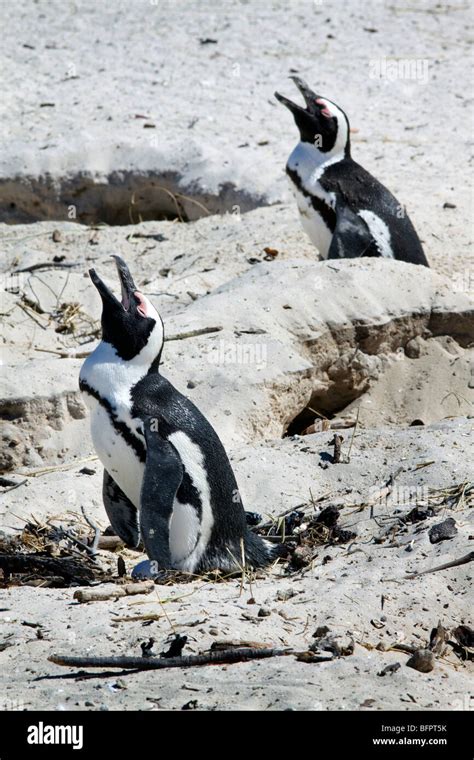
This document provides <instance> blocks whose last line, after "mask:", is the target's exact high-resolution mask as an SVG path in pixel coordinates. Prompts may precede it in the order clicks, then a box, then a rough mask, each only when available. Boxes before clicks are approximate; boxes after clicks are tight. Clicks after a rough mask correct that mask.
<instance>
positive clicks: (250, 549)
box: [244, 530, 285, 567]
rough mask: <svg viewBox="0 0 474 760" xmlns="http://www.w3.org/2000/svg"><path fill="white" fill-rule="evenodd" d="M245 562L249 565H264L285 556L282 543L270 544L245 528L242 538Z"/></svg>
mask: <svg viewBox="0 0 474 760" xmlns="http://www.w3.org/2000/svg"><path fill="white" fill-rule="evenodd" d="M244 547H245V563H246V564H247V565H250V567H266V566H267V565H269V564H270V563H271V562H274V561H275V560H276V559H278V558H279V557H283V556H285V549H284V546H283V544H272V543H270V541H265V539H264V538H262V537H261V536H259V535H258V534H257V533H252V531H250V530H247V533H246V535H245V538H244Z"/></svg>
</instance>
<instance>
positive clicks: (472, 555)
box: [402, 552, 474, 580]
mask: <svg viewBox="0 0 474 760" xmlns="http://www.w3.org/2000/svg"><path fill="white" fill-rule="evenodd" d="M473 561H474V552H469V554H465V555H464V557H460V558H459V559H453V560H452V562H445V564H444V565H438V566H437V567H432V568H430V569H429V570H420V572H418V573H410V575H405V578H403V579H402V580H411V579H412V578H417V577H418V576H419V575H426V574H427V573H437V572H438V570H448V569H449V568H450V567H459V566H460V565H466V564H467V563H468V562H473Z"/></svg>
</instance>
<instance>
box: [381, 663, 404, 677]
mask: <svg viewBox="0 0 474 760" xmlns="http://www.w3.org/2000/svg"><path fill="white" fill-rule="evenodd" d="M400 668H401V665H400V663H399V662H392V664H391V665H386V666H385V668H383V669H382V670H381V671H380V672H379V673H377V675H378V676H386V675H391V676H393V674H394V673H396V672H397V670H400Z"/></svg>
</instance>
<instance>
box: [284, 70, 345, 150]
mask: <svg viewBox="0 0 474 760" xmlns="http://www.w3.org/2000/svg"><path fill="white" fill-rule="evenodd" d="M290 79H292V80H293V82H294V83H295V84H296V86H297V88H298V90H299V91H300V92H301V94H302V96H303V98H304V100H305V103H306V108H303V106H299V105H297V104H296V103H293V101H291V100H288V98H285V97H284V95H280V93H279V92H276V93H275V97H276V99H277V100H279V101H280V103H283V105H284V106H286V107H287V108H288V109H289V110H290V111H291V113H292V114H293V118H294V120H295V123H296V126H297V127H298V129H299V132H300V137H301V141H302V142H305V143H311V144H312V145H314V147H315V148H316V149H317V150H318V151H319V152H320V153H322V154H326V156H327V157H328V158H332V157H333V156H337V155H345V156H349V155H350V139H349V119H348V118H347V116H346V114H345V113H344V111H343V110H342V109H341V108H339V106H337V105H336V104H335V103H333V102H332V101H331V100H328V99H327V98H323V97H322V96H321V95H316V93H314V92H313V91H312V90H311V89H310V88H309V87H308V85H307V84H306V82H303V80H302V79H300V78H299V77H290Z"/></svg>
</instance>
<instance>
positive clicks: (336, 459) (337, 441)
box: [329, 433, 344, 464]
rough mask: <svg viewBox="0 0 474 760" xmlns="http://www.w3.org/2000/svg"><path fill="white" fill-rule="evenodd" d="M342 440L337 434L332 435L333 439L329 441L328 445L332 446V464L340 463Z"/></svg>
mask: <svg viewBox="0 0 474 760" xmlns="http://www.w3.org/2000/svg"><path fill="white" fill-rule="evenodd" d="M343 440H344V438H343V437H342V435H339V434H338V433H334V438H333V439H332V441H330V443H329V445H330V446H334V456H333V458H332V461H333V464H339V463H340V461H341V446H342V442H343Z"/></svg>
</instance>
